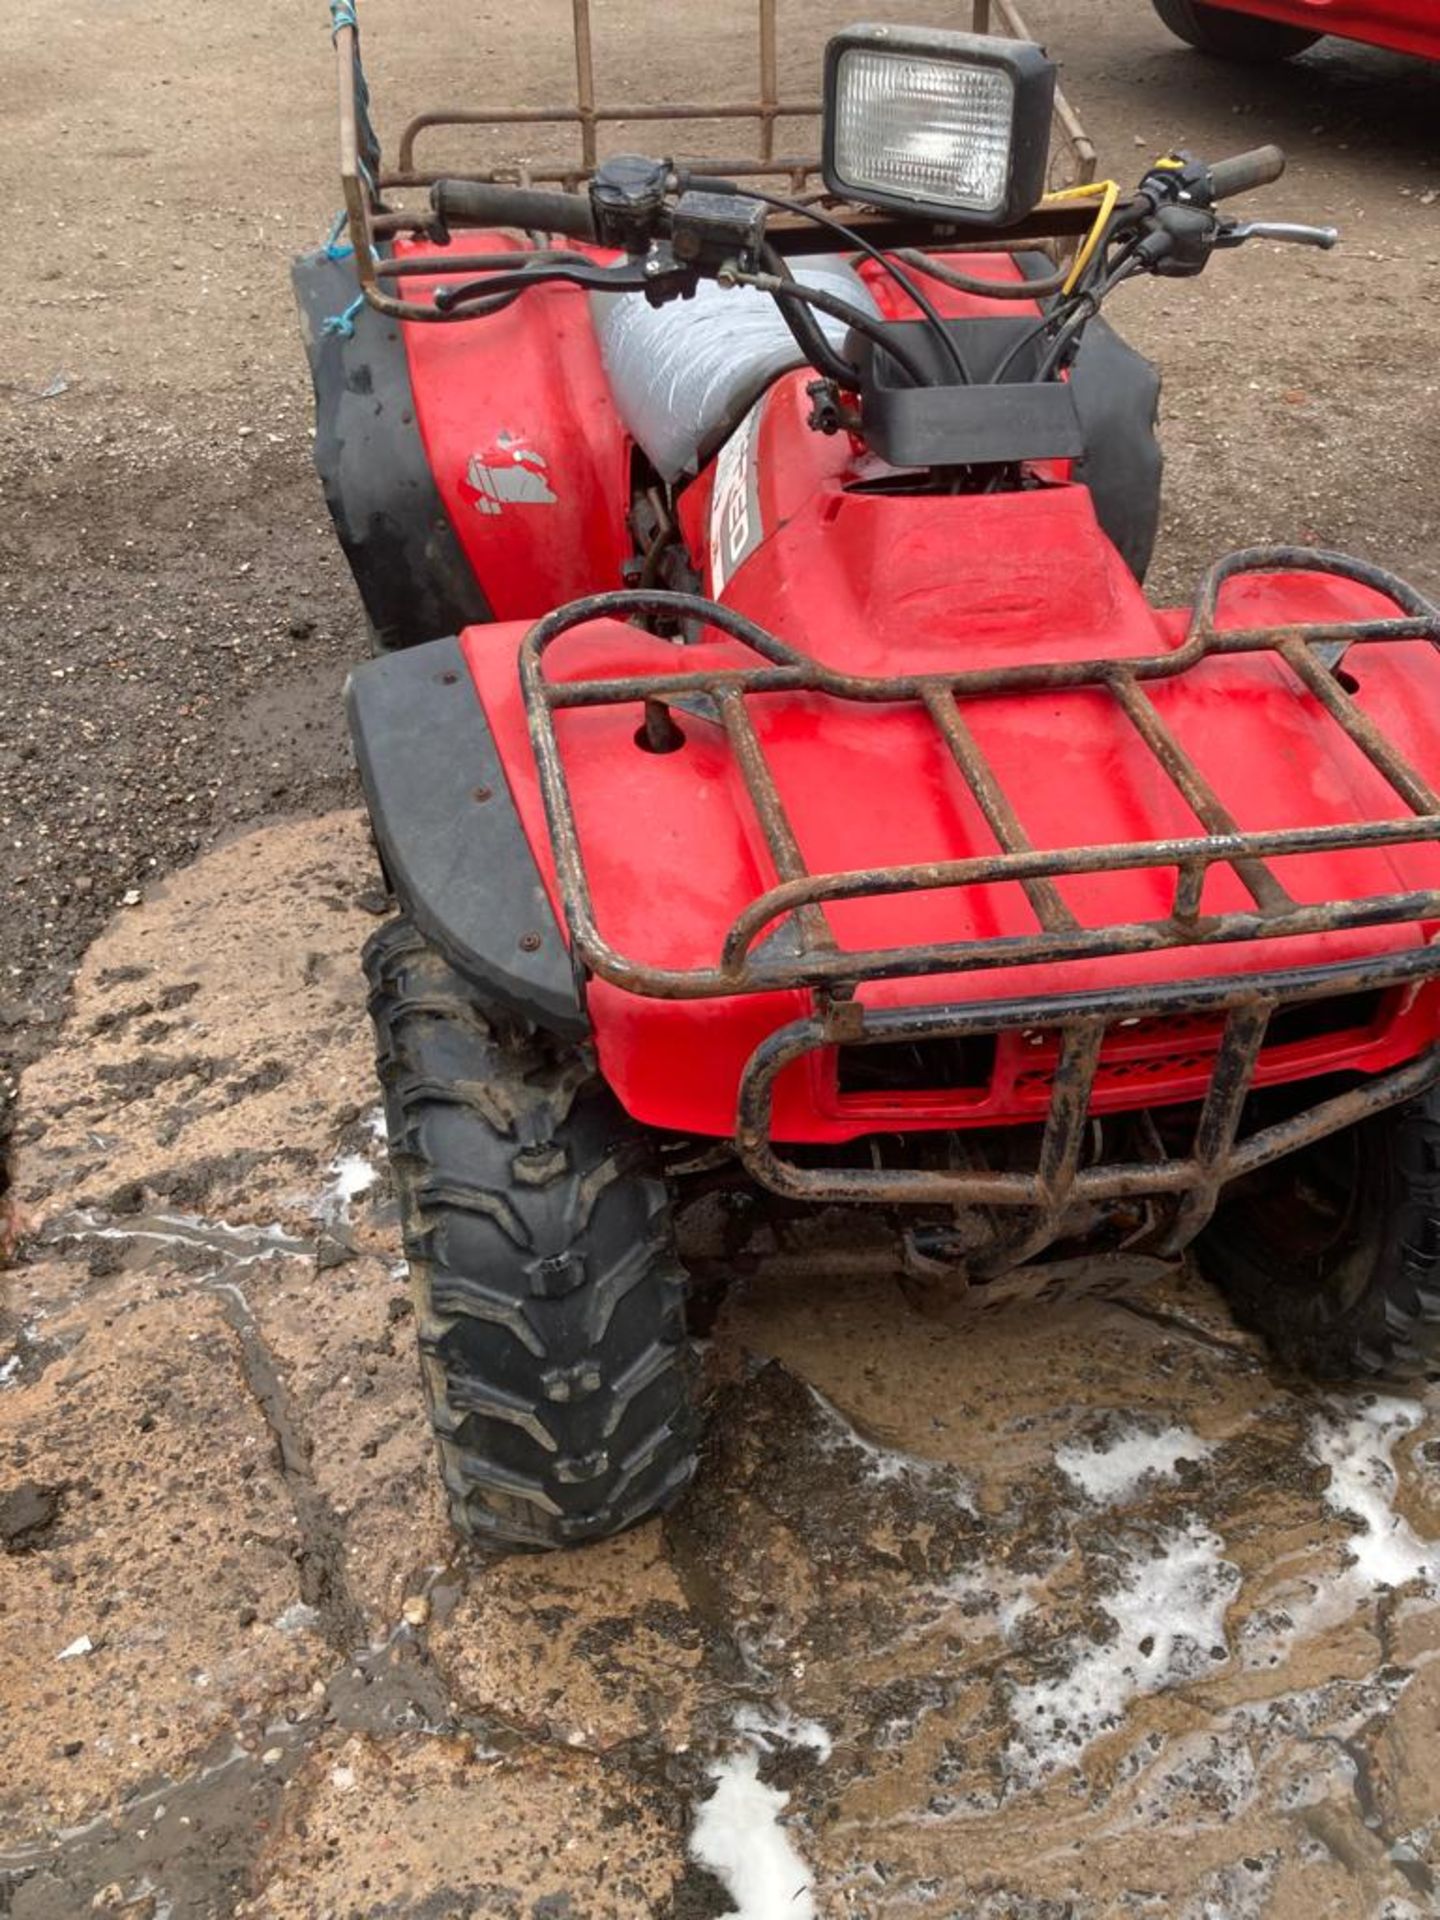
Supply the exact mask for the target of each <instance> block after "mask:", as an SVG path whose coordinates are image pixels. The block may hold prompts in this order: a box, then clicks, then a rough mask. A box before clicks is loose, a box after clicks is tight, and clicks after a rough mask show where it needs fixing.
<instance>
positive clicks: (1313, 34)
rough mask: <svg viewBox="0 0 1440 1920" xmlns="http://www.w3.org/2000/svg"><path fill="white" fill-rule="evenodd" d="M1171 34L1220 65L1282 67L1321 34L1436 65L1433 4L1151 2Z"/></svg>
mask: <svg viewBox="0 0 1440 1920" xmlns="http://www.w3.org/2000/svg"><path fill="white" fill-rule="evenodd" d="M1155 11H1156V12H1157V13H1158V14H1159V16H1160V18H1161V19H1162V20H1163V21H1164V22H1165V24H1166V26H1167V27H1169V29H1170V31H1171V32H1172V33H1178V34H1179V36H1180V38H1181V39H1182V40H1188V41H1189V43H1190V45H1191V46H1192V47H1198V48H1199V49H1200V51H1201V52H1202V53H1214V54H1218V55H1219V56H1220V57H1221V58H1222V59H1225V60H1288V59H1289V58H1290V56H1291V55H1292V54H1295V53H1303V52H1304V51H1305V49H1306V48H1307V47H1312V46H1314V44H1315V42H1316V41H1317V40H1320V39H1323V38H1324V36H1325V35H1326V34H1330V33H1333V34H1336V35H1338V36H1339V37H1340V38H1341V39H1343V40H1366V41H1368V42H1369V43H1370V44H1371V45H1372V46H1376V47H1389V48H1391V49H1392V50H1393V51H1394V52H1396V53H1417V54H1419V55H1420V56H1421V58H1422V59H1426V60H1440V8H1437V7H1436V6H1435V5H1434V4H1433V0H1223V4H1220V5H1213V4H1211V0H1155Z"/></svg>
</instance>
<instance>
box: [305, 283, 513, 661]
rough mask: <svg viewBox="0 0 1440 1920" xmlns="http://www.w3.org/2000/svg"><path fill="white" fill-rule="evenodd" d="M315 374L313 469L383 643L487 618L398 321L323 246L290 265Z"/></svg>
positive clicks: (411, 640)
mask: <svg viewBox="0 0 1440 1920" xmlns="http://www.w3.org/2000/svg"><path fill="white" fill-rule="evenodd" d="M291 277H292V280H293V282H294V287H295V298H296V301H297V302H298V304H299V308H300V324H301V328H302V330H303V332H304V335H305V350H306V352H307V353H308V355H309V357H310V374H311V378H312V379H313V381H314V383H315V466H316V469H317V471H318V472H319V475H320V481H321V484H322V486H323V487H324V489H325V501H326V504H327V505H328V507H329V509H330V517H331V519H332V520H333V521H334V522H335V531H336V533H337V534H338V535H339V538H340V544H341V546H342V547H343V548H344V549H345V557H346V559H347V560H348V561H349V562H350V571H351V572H352V573H353V574H354V576H355V584H356V586H357V587H358V588H359V589H360V598H361V599H362V600H363V601H364V603H365V611H366V613H367V615H368V616H369V619H370V624H371V626H372V627H373V628H374V631H375V635H376V639H377V641H378V644H379V645H380V646H381V647H382V648H387V649H389V648H396V647H413V646H417V645H418V644H420V643H421V642H422V641H425V640H438V639H440V638H442V637H443V636H444V635H445V634H448V633H459V632H460V631H461V630H462V629H463V628H465V627H470V626H474V625H476V624H477V622H479V621H483V620H489V619H491V618H492V617H493V616H492V614H491V612H490V608H489V606H488V604H487V603H486V599H485V595H484V593H483V592H482V591H481V588H480V583H479V582H478V581H477V580H476V578H475V575H474V572H473V571H472V569H471V566H470V562H469V561H468V560H467V559H466V557H465V551H464V549H463V547H462V546H461V545H460V541H459V537H458V536H457V534H456V532H455V528H454V526H453V524H452V523H451V520H450V516H449V515H448V514H447V513H446V511H445V506H444V502H443V501H442V500H441V498H440V494H439V491H438V489H437V488H436V485H435V480H434V476H433V475H432V474H431V471H430V463H429V461H428V460H427V459H426V457H425V448H424V444H423V442H422V441H421V438H420V430H419V427H418V426H417V424H416V420H415V398H414V394H413V393H412V391H411V387H410V367H409V362H408V361H407V359H406V357H405V342H404V340H403V339H402V338H401V333H400V322H399V321H398V320H392V319H391V318H390V317H389V315H387V314H383V313H377V312H376V311H375V309H374V308H373V307H370V306H363V305H362V306H361V307H360V308H359V309H358V311H356V312H355V313H354V314H353V316H352V318H351V326H352V327H353V332H352V333H351V334H350V335H349V337H346V336H345V335H344V333H343V331H340V332H337V331H335V330H333V329H332V330H328V331H327V329H326V325H325V322H326V321H327V320H330V319H334V318H336V317H338V316H340V315H343V314H346V313H347V312H348V311H349V309H350V308H351V307H352V306H353V303H354V300H355V295H356V290H357V289H356V283H355V272H354V268H353V266H352V264H351V262H350V261H349V260H348V259H341V260H333V259H331V257H330V255H329V254H328V253H327V252H326V250H325V249H324V248H323V247H321V248H318V249H317V250H316V251H315V252H313V253H305V254H301V256H300V258H299V259H298V260H297V261H296V262H295V264H294V267H293V268H292V270H291Z"/></svg>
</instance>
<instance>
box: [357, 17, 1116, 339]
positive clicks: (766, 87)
mask: <svg viewBox="0 0 1440 1920" xmlns="http://www.w3.org/2000/svg"><path fill="white" fill-rule="evenodd" d="M756 5H757V10H758V11H757V34H756V41H757V54H758V66H759V87H760V90H759V94H758V97H754V98H751V99H747V100H725V101H710V102H697V101H688V102H675V103H669V102H667V103H664V104H650V103H644V102H635V103H631V102H626V103H619V102H617V103H614V104H610V103H606V102H602V101H600V100H599V99H598V97H597V91H596V79H595V44H594V33H593V29H592V22H591V0H571V20H572V32H573V37H574V49H575V101H574V104H573V105H565V106H544V107H467V108H459V107H455V108H442V109H439V110H437V111H434V112H429V113H421V114H417V115H416V116H415V118H414V119H412V120H411V121H410V122H409V124H408V125H407V126H406V128H405V129H404V132H403V133H402V134H401V137H400V147H399V154H398V164H397V166H396V167H395V168H394V169H393V170H392V171H385V170H382V171H381V172H380V173H379V175H378V177H372V175H371V173H370V170H369V169H368V168H367V167H366V165H365V163H364V160H363V158H362V153H361V129H362V123H363V117H364V103H363V100H362V97H361V87H362V81H361V77H360V54H359V48H360V36H359V29H358V27H357V26H356V25H355V24H354V21H353V19H347V18H346V17H345V16H344V15H343V14H342V15H340V16H339V24H338V25H337V26H336V29H335V34H334V40H335V50H336V56H337V76H338V86H339V119H340V182H341V189H342V192H343V194H344V200H345V219H346V225H347V227H348V230H349V232H348V237H349V240H350V244H351V246H352V247H353V249H354V253H355V267H356V276H357V278H358V280H359V283H360V291H361V293H362V294H363V295H364V297H365V299H366V301H367V302H368V303H369V304H370V305H371V306H372V307H375V308H377V309H378V310H379V311H380V312H382V313H388V314H390V315H392V316H394V317H396V318H400V319H407V320H420V321H445V320H449V319H451V318H455V319H463V318H465V317H466V316H465V315H464V314H460V315H455V316H450V315H445V314H441V313H438V312H437V311H436V310H435V309H434V307H432V306H430V305H429V304H427V303H422V302H418V301H405V300H401V299H398V298H397V297H396V296H395V295H394V294H392V293H390V292H389V291H388V290H387V288H386V286H385V284H384V283H385V281H386V279H387V278H388V277H390V276H392V275H393V273H394V272H396V271H397V270H398V269H397V267H396V264H395V263H392V262H389V261H387V260H386V259H385V258H383V257H382V254H381V251H380V246H381V243H383V241H384V240H385V239H386V238H388V237H389V235H391V234H393V233H396V232H402V231H406V230H411V229H414V228H416V227H418V226H421V225H423V224H424V222H423V218H422V217H421V216H417V215H413V214H410V213H406V212H403V211H397V210H395V209H394V208H392V207H388V206H387V205H386V202H385V195H386V194H387V193H393V192H397V191H400V190H403V189H405V188H412V187H429V186H431V185H433V184H434V182H435V181H437V180H439V179H442V178H445V179H458V180H481V181H507V182H511V183H518V184H520V185H522V186H529V185H535V184H540V183H557V182H558V183H559V184H561V185H562V186H564V187H565V188H567V189H569V190H571V191H574V190H575V189H577V188H578V187H580V186H581V185H582V184H583V183H584V181H585V180H587V179H588V178H589V176H590V175H591V174H592V173H593V172H594V170H595V167H596V165H597V163H598V160H599V158H600V148H599V132H600V129H601V128H602V127H603V126H606V125H619V124H627V123H635V124H642V123H659V124H663V125H668V126H675V125H679V124H682V123H685V122H691V123H693V122H696V121H733V122H738V123H741V124H748V125H749V126H750V127H752V128H753V130H754V132H755V135H756V146H757V151H756V152H754V153H752V154H750V155H748V156H747V155H740V156H733V157H723V156H722V157H716V156H711V155H707V156H705V159H704V164H705V165H706V167H707V168H708V169H709V170H710V171H712V172H718V173H723V174H726V175H729V176H732V177H735V178H740V179H745V178H752V177H760V178H766V177H768V178H779V179H783V180H785V181H786V182H788V185H789V187H790V189H791V190H792V191H793V192H797V193H799V192H804V191H806V190H807V189H809V188H811V187H812V185H813V183H814V181H815V179H816V176H817V175H818V174H819V171H820V160H819V155H818V153H815V152H812V151H806V152H803V153H794V154H784V153H777V152H776V125H777V122H779V121H781V120H816V121H818V119H819V116H820V112H821V102H820V101H819V100H818V99H811V98H798V97H797V98H787V97H785V96H784V95H783V94H782V93H781V91H780V82H779V44H778V11H779V0H756ZM971 20H972V27H973V30H974V31H975V32H977V33H990V32H997V33H1000V34H1003V35H1005V36H1006V37H1008V38H1011V39H1016V40H1028V39H1029V38H1030V33H1029V29H1028V28H1027V27H1026V25H1025V22H1024V20H1023V19H1022V18H1021V16H1020V14H1019V12H1018V10H1017V8H1016V6H1015V4H1014V0H971ZM1054 123H1055V130H1056V152H1057V155H1063V156H1064V157H1065V159H1066V161H1067V162H1068V167H1067V171H1068V173H1069V174H1070V175H1072V176H1073V184H1076V185H1079V184H1084V183H1088V182H1089V181H1091V180H1093V179H1094V177H1095V148H1094V146H1093V144H1092V143H1091V141H1090V139H1089V137H1088V135H1087V134H1086V132H1085V129H1084V128H1083V126H1082V125H1081V124H1080V120H1079V117H1078V115H1077V114H1076V112H1075V110H1074V108H1073V107H1072V106H1071V105H1070V102H1069V101H1068V100H1067V99H1066V98H1065V95H1064V94H1063V92H1061V91H1059V90H1058V89H1057V92H1056V96H1055V116H1054ZM447 127H448V128H457V127H465V128H473V129H484V128H491V129H494V128H499V127H512V128H514V127H537V128H538V127H571V128H574V129H575V130H576V132H577V134H578V151H577V152H576V153H575V155H574V156H573V157H572V158H571V159H570V160H568V161H566V162H564V163H563V164H558V165H546V166H537V167H532V166H529V165H528V164H527V165H514V164H512V165H510V166H506V167H495V168H490V169H488V170H478V171H475V170H457V169H454V168H446V169H445V170H444V171H443V172H440V171H436V170H433V169H428V168H425V167H422V166H420V165H418V164H417V161H416V156H415V149H416V144H417V142H418V141H419V140H420V138H421V136H422V135H423V134H425V133H427V132H432V131H434V130H436V129H438V128H447ZM1092 216H1093V209H1092V210H1090V211H1089V212H1084V213H1082V212H1077V210H1076V209H1074V208H1064V209H1059V208H1057V209H1056V210H1055V211H1054V213H1053V214H1051V215H1050V216H1048V218H1041V219H1037V220H1032V221H1029V222H1027V223H1026V224H1025V228H1024V230H1023V236H1022V233H1021V229H1018V228H1017V229H1015V230H1014V232H1013V233H1012V235H1011V236H1010V238H1009V239H1008V240H1004V241H997V240H996V239H995V238H981V237H978V236H974V235H969V236H962V237H959V238H956V239H947V240H946V241H945V243H944V248H943V250H944V251H945V252H947V253H954V252H963V251H966V250H972V249H975V248H982V249H984V250H986V251H996V250H999V249H1002V248H1004V247H1006V246H1015V245H1021V244H1023V245H1026V246H1033V245H1034V244H1035V238H1036V236H1037V235H1038V236H1045V235H1050V236H1053V237H1055V238H1057V239H1061V240H1065V239H1071V238H1073V237H1075V236H1076V235H1077V233H1078V232H1079V231H1082V230H1083V228H1084V227H1085V226H1088V224H1089V220H1090V218H1091V217H1092ZM772 224H773V225H774V226H775V227H776V229H777V230H778V229H779V228H781V227H783V225H784V221H783V219H782V220H780V221H777V222H775V223H772ZM857 224H860V225H863V226H867V227H868V226H870V225H872V224H875V225H876V230H877V234H881V233H883V229H884V226H885V224H886V223H883V222H882V223H875V222H874V217H873V216H872V215H869V214H868V213H866V212H865V211H864V210H861V214H860V218H859V221H858V223H857ZM891 224H893V223H891ZM872 237H874V236H872ZM913 243H914V236H913V235H911V236H910V237H909V244H912V245H913ZM829 244H832V245H833V242H830V243H829ZM1077 244H1078V241H1077ZM457 268H465V263H464V262H461V261H458V260H457V259H456V257H455V256H454V255H447V254H445V253H437V254H436V255H434V256H433V258H430V259H424V260H422V259H419V258H412V259H410V260H408V261H407V262H406V263H405V271H406V272H407V273H411V274H417V273H432V274H442V273H448V272H453V271H455V270H456V269H457ZM465 270H468V269H465Z"/></svg>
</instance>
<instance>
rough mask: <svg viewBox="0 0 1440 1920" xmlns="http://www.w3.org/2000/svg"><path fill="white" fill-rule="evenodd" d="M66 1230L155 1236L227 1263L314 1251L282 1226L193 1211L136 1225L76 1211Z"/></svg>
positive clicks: (99, 1235)
mask: <svg viewBox="0 0 1440 1920" xmlns="http://www.w3.org/2000/svg"><path fill="white" fill-rule="evenodd" d="M66 1231H67V1232H70V1233H74V1234H76V1235H77V1236H79V1237H82V1238H86V1239H91V1240H152V1241H154V1242H155V1243H156V1244H157V1245H159V1246H167V1247H194V1248H199V1249H200V1250H201V1251H202V1252H207V1253H219V1254H221V1255H223V1257H224V1260H225V1264H226V1265H227V1267H249V1266H253V1265H254V1263H255V1262H256V1261H257V1260H308V1259H310V1258H311V1257H312V1251H311V1248H310V1246H309V1245H308V1243H307V1242H305V1241H303V1240H297V1239H295V1238H294V1237H293V1235H291V1234H288V1233H287V1232H286V1231H285V1229H284V1228H283V1227H282V1226H279V1225H273V1226H268V1227H264V1226H238V1227H232V1226H231V1225H230V1223H229V1222H228V1221H227V1220H207V1219H205V1218H204V1217H203V1216H202V1215H200V1214H194V1213H155V1214H149V1215H146V1216H145V1218H144V1219H143V1220H141V1221H137V1222H136V1223H135V1224H134V1225H133V1226H127V1227H117V1226H109V1225H101V1224H99V1223H98V1222H97V1220H96V1218H95V1216H94V1215H93V1214H84V1213H80V1214H76V1215H75V1216H74V1220H73V1223H71V1222H67V1224H66Z"/></svg>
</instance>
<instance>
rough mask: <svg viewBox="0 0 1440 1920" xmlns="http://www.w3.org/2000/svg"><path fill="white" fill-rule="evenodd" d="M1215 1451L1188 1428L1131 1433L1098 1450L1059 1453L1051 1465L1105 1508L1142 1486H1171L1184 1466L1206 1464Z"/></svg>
mask: <svg viewBox="0 0 1440 1920" xmlns="http://www.w3.org/2000/svg"><path fill="white" fill-rule="evenodd" d="M1213 1451H1214V1449H1213V1447H1212V1446H1211V1445H1210V1442H1209V1441H1208V1440H1202V1439H1201V1438H1200V1436H1199V1434H1198V1433H1191V1432H1190V1431H1189V1429H1188V1428H1186V1427H1166V1428H1165V1429H1164V1430H1163V1431H1162V1432H1160V1433H1145V1432H1142V1431H1141V1430H1140V1429H1139V1428H1138V1427H1132V1428H1130V1429H1128V1430H1127V1431H1126V1432H1123V1433H1121V1434H1119V1435H1117V1437H1116V1438H1115V1439H1113V1440H1111V1441H1109V1442H1107V1443H1105V1444H1102V1445H1100V1446H1090V1445H1088V1444H1084V1445H1081V1444H1077V1445H1075V1446H1070V1447H1061V1448H1060V1449H1059V1451H1058V1452H1057V1453H1056V1455H1055V1464H1056V1466H1057V1467H1059V1469H1060V1471H1061V1472H1062V1473H1063V1474H1064V1475H1065V1478H1066V1479H1067V1480H1069V1481H1071V1482H1072V1483H1073V1484H1074V1485H1075V1486H1077V1487H1079V1489H1080V1491H1081V1492H1082V1493H1083V1494H1084V1495H1085V1496H1086V1498H1087V1499H1090V1500H1095V1501H1097V1502H1099V1503H1100V1504H1101V1505H1103V1506H1109V1505H1110V1504H1111V1503H1112V1502H1113V1501H1116V1500H1125V1499H1128V1498H1129V1496H1130V1495H1131V1494H1132V1493H1134V1492H1135V1491H1136V1490H1137V1488H1139V1486H1140V1485H1141V1484H1142V1482H1144V1481H1146V1480H1149V1479H1152V1478H1153V1479H1157V1480H1173V1479H1174V1478H1175V1469H1176V1467H1178V1466H1179V1464H1180V1462H1181V1461H1182V1460H1195V1461H1200V1460H1204V1459H1206V1458H1207V1457H1208V1456H1209V1455H1210V1454H1211V1453H1212V1452H1213Z"/></svg>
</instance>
